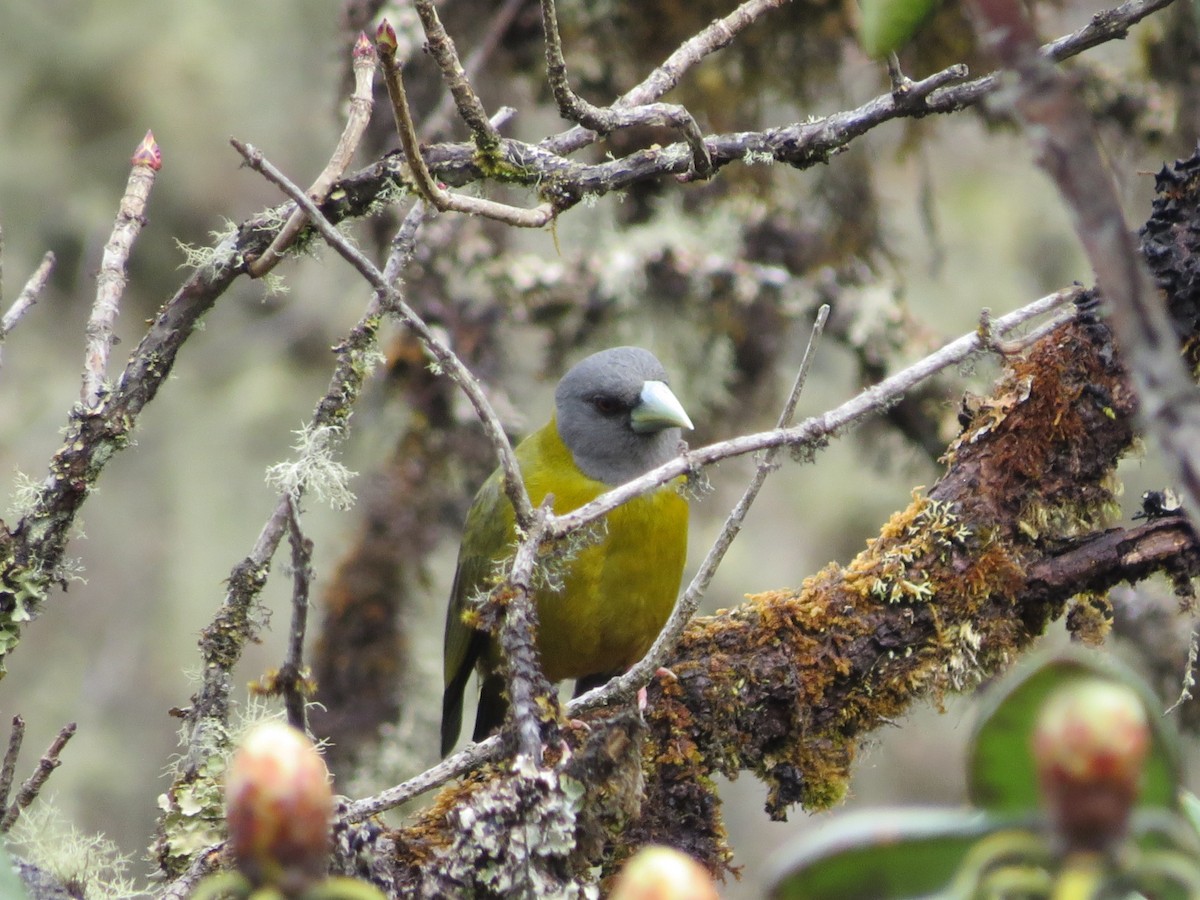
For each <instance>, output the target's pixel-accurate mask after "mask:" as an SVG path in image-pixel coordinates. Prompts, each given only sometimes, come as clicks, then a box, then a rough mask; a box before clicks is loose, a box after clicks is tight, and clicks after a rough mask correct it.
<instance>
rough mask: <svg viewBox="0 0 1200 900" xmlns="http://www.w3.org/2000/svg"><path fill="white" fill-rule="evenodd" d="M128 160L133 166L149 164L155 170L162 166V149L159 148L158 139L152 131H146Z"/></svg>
mask: <svg viewBox="0 0 1200 900" xmlns="http://www.w3.org/2000/svg"><path fill="white" fill-rule="evenodd" d="M129 161H130V163H132V164H133V165H135V166H149V167H150V168H151V169H153V170H154V171H155V172H157V171H158V170H159V169H161V168H162V150H160V149H159V146H158V141H156V140H155V139H154V132H153V131H147V132H146V136H145V137H144V138H142V142H141V143H140V144H138V147H137V149H136V150H134V151H133V158H132V159H130V160H129Z"/></svg>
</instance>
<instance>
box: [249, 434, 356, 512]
mask: <svg viewBox="0 0 1200 900" xmlns="http://www.w3.org/2000/svg"><path fill="white" fill-rule="evenodd" d="M294 433H295V434H296V436H297V438H298V439H297V441H296V443H295V444H294V445H293V446H292V449H293V450H295V451H296V452H297V453H298V454H299V455H298V456H297V458H296V459H292V460H284V461H283V462H280V463H276V464H275V465H273V466H270V467H269V468H268V469H267V483H268V484H270V485H271V486H272V487H273V488H275V489H276V490H278V491H279V492H281V493H286V494H288V495H289V496H292V497H297V498H298V497H299V496H300V495H301V494H302V493H305V492H308V493H311V494H312V495H313V496H314V497H316V498H317V500H319V501H320V502H322V503H327V504H329V505H330V506H331V507H333V508H334V509H339V510H345V509H349V508H350V507H351V506H353V505H354V500H355V497H354V493H353V492H352V491H351V490H350V488H349V487H348V486H347V485H348V483H349V481H350V479H352V478H354V477H355V476H356V475H357V474H358V473H357V472H352V471H351V470H350V469H348V468H346V466H344V465H343V464H342V463H340V462H339V461H338V460H337V459H336V458H335V457H336V453H337V449H338V445H339V444H340V443H341V441H342V437H343V434H344V432H343V431H342V429H341V428H337V427H334V426H331V425H318V426H316V427H314V426H312V425H305V426H304V427H303V428H301V429H299V430H298V431H296V432H294Z"/></svg>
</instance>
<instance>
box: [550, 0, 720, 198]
mask: <svg viewBox="0 0 1200 900" xmlns="http://www.w3.org/2000/svg"><path fill="white" fill-rule="evenodd" d="M541 2H542V31H543V32H544V33H545V36H546V74H547V77H548V78H549V80H550V88H551V89H552V90H553V91H554V99H555V100H556V101H557V102H558V111H559V112H560V113H561V114H562V116H563V118H564V119H570V120H571V121H572V122H577V123H578V124H580V125H582V126H583V127H584V128H590V129H592V131H595V132H596V133H597V134H599V135H606V134H609V133H610V132H613V131H616V130H617V129H618V128H629V127H630V126H633V125H667V126H669V127H671V128H674V129H676V130H677V131H679V132H680V134H682V135H683V139H684V141H686V142H687V145H688V146H689V147H690V148H691V150H692V175H694V176H695V177H697V178H710V177H711V176H712V174H713V166H712V158H711V157H710V156H709V155H708V148H707V147H705V146H704V135H702V134H701V133H700V126H699V125H697V124H696V120H695V119H694V118H693V117H692V114H691V113H690V112H688V111H687V110H686V109H685V108H684V107H682V106H679V105H677V104H674V103H647V104H643V105H641V106H635V107H623V106H622V107H609V108H607V109H605V108H602V107H599V106H595V105H593V104H591V103H588V101H586V100H584V99H583V98H582V97H580V96H579V95H578V94H576V93H575V92H574V91H573V90H571V85H570V84H569V83H568V81H567V63H566V60H565V59H564V58H563V49H562V38H560V37H559V33H558V13H557V12H556V11H555V7H554V0H541Z"/></svg>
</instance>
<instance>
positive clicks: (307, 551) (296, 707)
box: [279, 497, 313, 734]
mask: <svg viewBox="0 0 1200 900" xmlns="http://www.w3.org/2000/svg"><path fill="white" fill-rule="evenodd" d="M287 525H288V543H289V544H291V547H292V623H291V627H290V628H289V629H288V646H287V655H286V657H285V658H284V661H283V667H282V668H281V669H280V670H279V688H280V690H281V691H282V692H283V705H284V708H285V709H286V710H287V717H288V724H289V725H291V726H292V727H293V728H297V729H299V730H300V731H302V732H304V733H305V734H308V698H309V697H310V696H311V695H312V686H311V680H310V679H309V678H308V676H307V673H306V670H305V668H304V635H305V633H306V631H307V630H308V596H309V588H310V586H311V584H312V551H313V543H312V541H311V540H310V539H309V538H307V537H305V535H304V532H303V531H301V530H300V510H299V509H298V507H297V503H296V501H295V499H294V498H292V497H288V514H287Z"/></svg>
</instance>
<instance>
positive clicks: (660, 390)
mask: <svg viewBox="0 0 1200 900" xmlns="http://www.w3.org/2000/svg"><path fill="white" fill-rule="evenodd" d="M629 421H630V424H631V425H632V427H633V430H634V431H636V432H637V433H638V434H650V433H653V432H655V431H662V430H664V429H666V428H686V429H688V430H689V431H690V430H692V428H694V427H695V426H693V425H692V420H691V419H689V418H688V414H687V413H686V412H684V409H683V404H682V403H680V402H679V398H678V397H676V396H675V395H674V394H672V393H671V389H670V388H669V387H667V386H666V385H665V384H664V383H663V382H661V381H647V382H646V383H645V384H643V385H642V394H641V401H640V402H639V403H638V405H637V406H635V407H634V408H633V410H632V412H630V414H629Z"/></svg>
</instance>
